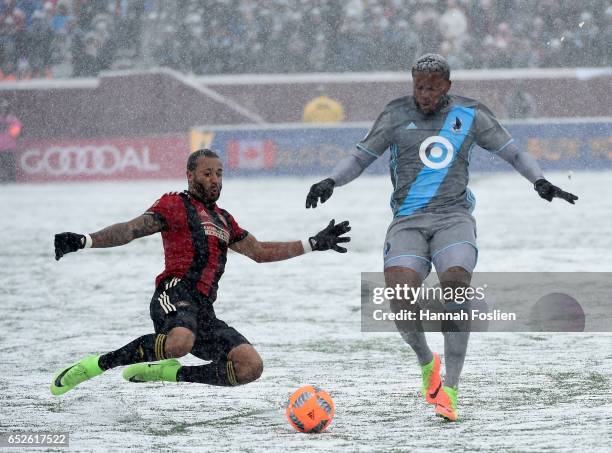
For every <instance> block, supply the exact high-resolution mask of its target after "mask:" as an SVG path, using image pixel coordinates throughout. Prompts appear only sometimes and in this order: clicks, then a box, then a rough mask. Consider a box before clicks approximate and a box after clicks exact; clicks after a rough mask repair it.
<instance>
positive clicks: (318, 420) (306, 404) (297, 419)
mask: <svg viewBox="0 0 612 453" xmlns="http://www.w3.org/2000/svg"><path fill="white" fill-rule="evenodd" d="M286 414H287V420H289V424H290V425H291V426H293V427H294V428H295V429H296V430H297V431H299V432H301V433H320V432H323V431H324V430H325V429H326V428H327V427H328V426H329V424H330V423H331V421H332V418H333V417H334V401H333V400H332V399H331V396H329V393H327V392H326V391H325V390H321V389H320V388H319V387H317V386H315V385H305V386H304V387H300V388H299V389H297V390H296V391H295V392H293V394H292V395H291V396H290V397H289V402H288V403H287V411H286Z"/></svg>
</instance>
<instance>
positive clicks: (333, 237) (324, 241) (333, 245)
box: [308, 219, 351, 253]
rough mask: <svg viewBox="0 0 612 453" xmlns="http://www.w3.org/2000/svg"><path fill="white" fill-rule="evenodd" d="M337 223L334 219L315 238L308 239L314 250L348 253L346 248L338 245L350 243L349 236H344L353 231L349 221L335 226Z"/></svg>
mask: <svg viewBox="0 0 612 453" xmlns="http://www.w3.org/2000/svg"><path fill="white" fill-rule="evenodd" d="M335 222H336V221H335V220H334V219H332V220H331V221H330V222H329V225H327V226H326V227H325V229H324V230H321V231H319V232H318V233H317V234H316V235H315V236H313V237H310V238H308V242H310V247H311V248H312V250H330V249H332V250H335V251H336V252H340V253H346V249H345V248H344V247H340V246H339V245H338V243H341V242H349V241H350V240H351V238H350V237H348V236H342V235H343V234H344V233H348V232H349V231H351V227H350V226H349V222H348V220H345V221H344V222H341V223H339V224H338V225H334V223H335Z"/></svg>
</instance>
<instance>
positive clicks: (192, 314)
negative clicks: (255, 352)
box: [150, 277, 250, 361]
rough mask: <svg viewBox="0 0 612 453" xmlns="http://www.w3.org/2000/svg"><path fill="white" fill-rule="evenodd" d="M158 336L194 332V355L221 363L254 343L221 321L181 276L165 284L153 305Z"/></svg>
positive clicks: (208, 302) (157, 290)
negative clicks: (178, 329)
mask: <svg viewBox="0 0 612 453" xmlns="http://www.w3.org/2000/svg"><path fill="white" fill-rule="evenodd" d="M150 312H151V319H152V320H153V326H154V328H155V333H163V334H168V332H170V331H171V330H172V329H173V328H174V327H185V328H187V329H189V330H191V331H192V332H193V333H194V334H195V336H196V341H195V344H194V346H193V349H192V350H191V354H193V355H194V356H196V357H198V358H200V359H202V360H213V361H217V360H221V359H225V358H226V357H227V354H228V353H229V352H230V351H231V350H232V349H234V348H235V347H236V346H239V345H241V344H245V343H246V344H250V343H249V340H247V339H246V338H245V337H244V336H243V335H242V334H241V333H240V332H238V331H237V330H236V329H234V328H233V327H230V326H228V325H227V324H226V323H225V322H224V321H222V320H220V319H218V318H217V316H216V315H215V310H214V309H213V304H212V303H211V302H210V301H209V300H208V299H206V298H205V297H204V296H203V295H202V294H201V293H199V292H198V291H197V290H196V289H195V288H193V287H192V286H190V285H188V284H186V282H184V281H181V280H180V279H179V278H177V277H170V278H168V279H166V280H164V281H162V282H161V283H160V284H159V286H158V287H157V289H156V290H155V293H154V294H153V297H152V298H151V305H150Z"/></svg>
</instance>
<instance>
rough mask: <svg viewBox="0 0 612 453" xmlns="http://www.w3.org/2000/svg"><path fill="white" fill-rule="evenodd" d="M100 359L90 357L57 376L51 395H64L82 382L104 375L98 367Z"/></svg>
mask: <svg viewBox="0 0 612 453" xmlns="http://www.w3.org/2000/svg"><path fill="white" fill-rule="evenodd" d="M99 358H100V356H99V355H90V356H88V357H85V358H84V359H82V360H80V361H78V362H76V363H73V364H72V365H70V366H67V367H66V368H64V369H62V370H61V371H60V372H58V373H57V374H55V376H53V381H51V393H52V394H53V395H55V396H58V395H63V394H64V393H66V392H67V391H69V390H72V389H73V388H75V387H76V386H77V385H79V384H80V383H81V382H85V381H86V380H88V379H91V378H92V377H96V376H98V375H100V374H102V373H104V370H102V369H101V368H100V367H99V366H98V359H99Z"/></svg>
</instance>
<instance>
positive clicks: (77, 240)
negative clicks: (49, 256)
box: [55, 233, 85, 261]
mask: <svg viewBox="0 0 612 453" xmlns="http://www.w3.org/2000/svg"><path fill="white" fill-rule="evenodd" d="M84 247H85V236H84V235H82V234H77V233H60V234H56V235H55V260H56V261H59V259H60V258H61V257H62V256H64V255H65V254H66V253H70V252H76V251H77V250H80V249H82V248H84Z"/></svg>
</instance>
